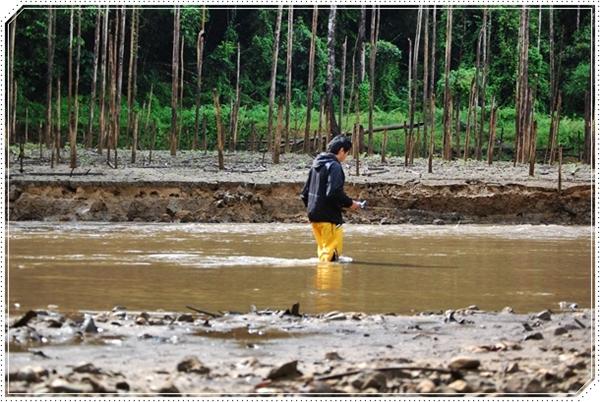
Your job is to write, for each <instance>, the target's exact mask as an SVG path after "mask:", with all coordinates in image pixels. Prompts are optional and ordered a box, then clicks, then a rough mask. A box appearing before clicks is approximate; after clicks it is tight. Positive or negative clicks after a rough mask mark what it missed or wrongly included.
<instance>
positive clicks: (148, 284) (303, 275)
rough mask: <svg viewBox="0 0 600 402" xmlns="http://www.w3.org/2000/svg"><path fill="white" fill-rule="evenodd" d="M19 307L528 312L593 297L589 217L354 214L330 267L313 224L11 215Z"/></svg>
mask: <svg viewBox="0 0 600 402" xmlns="http://www.w3.org/2000/svg"><path fill="white" fill-rule="evenodd" d="M8 229H9V234H8V240H9V243H8V246H9V248H8V259H7V260H8V275H7V276H8V286H7V287H8V301H9V303H10V310H11V313H16V311H15V309H16V307H15V304H19V305H20V310H19V311H24V310H27V309H32V308H33V309H35V308H45V307H46V306H47V305H48V304H55V305H57V306H58V308H59V309H61V310H63V311H69V310H81V309H85V310H105V309H110V308H112V307H113V306H115V305H117V304H119V305H124V306H126V307H128V308H129V309H131V310H157V309H165V310H175V311H183V310H185V306H186V305H189V304H192V305H195V306H198V307H199V308H203V309H205V310H211V311H218V310H230V311H231V310H234V311H248V310H249V309H250V306H251V305H256V306H257V307H259V308H261V307H264V308H267V307H272V308H289V307H290V306H291V304H293V303H295V302H300V305H301V311H302V312H308V313H315V312H322V311H330V310H343V311H365V312H368V313H376V312H397V313H408V312H411V311H422V310H443V309H447V308H459V307H465V306H468V305H471V304H477V305H478V306H479V307H480V308H483V309H494V310H500V309H502V308H503V307H505V306H512V307H513V308H514V309H515V310H516V311H517V312H529V311H537V310H540V309H543V308H555V307H556V305H557V303H558V302H559V301H563V300H564V301H569V302H576V303H578V304H579V305H580V306H582V307H589V306H590V305H591V303H590V298H591V295H592V293H591V270H592V259H591V257H592V250H593V248H592V244H591V233H590V228H589V227H574V226H551V225H550V226H541V225H540V226H530V225H521V226H483V225H460V226H458V225H457V226H450V225H449V226H443V227H440V226H412V225H390V226H386V227H385V228H384V229H382V227H381V226H370V225H347V226H346V228H345V231H346V238H345V243H346V244H345V245H346V249H345V253H346V256H347V257H351V259H349V260H346V261H342V263H334V264H328V265H326V266H321V265H320V264H318V261H317V259H316V258H314V240H313V238H312V233H311V232H310V227H309V226H308V225H283V224H278V225H263V224H235V225H230V224H137V223H136V224H110V223H86V224H83V223H44V222H19V223H10V226H9V228H8Z"/></svg>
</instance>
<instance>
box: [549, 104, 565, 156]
mask: <svg viewBox="0 0 600 402" xmlns="http://www.w3.org/2000/svg"><path fill="white" fill-rule="evenodd" d="M561 105H562V95H561V93H560V92H559V93H558V100H557V101H556V111H555V112H554V117H553V124H552V129H553V130H552V139H551V141H550V143H551V146H550V162H549V163H550V164H551V165H553V164H554V161H555V160H556V159H555V158H556V147H557V144H558V141H557V139H558V129H559V127H560V109H561Z"/></svg>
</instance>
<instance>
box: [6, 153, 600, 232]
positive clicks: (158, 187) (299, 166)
mask: <svg viewBox="0 0 600 402" xmlns="http://www.w3.org/2000/svg"><path fill="white" fill-rule="evenodd" d="M122 154H123V153H120V155H122ZM140 159H141V161H139V162H138V163H136V164H129V163H128V162H127V159H126V158H123V159H122V160H121V161H120V164H119V165H118V166H119V168H118V169H113V168H111V167H109V166H107V165H106V162H105V161H103V160H102V158H101V157H100V156H98V155H96V154H95V153H93V152H88V153H85V154H84V155H83V156H82V157H81V164H80V166H79V167H78V168H77V169H75V170H73V171H71V169H69V168H68V166H66V165H64V164H63V165H59V166H57V167H55V168H54V169H50V168H49V167H48V166H46V165H45V164H42V163H41V162H40V161H38V160H35V159H30V160H29V161H28V162H27V163H26V164H25V168H24V172H23V173H20V172H19V170H18V168H16V166H14V167H12V168H11V169H9V176H8V178H9V182H8V183H7V184H8V208H7V212H8V216H9V219H10V220H15V221H17V220H46V221H115V222H124V221H139V222H159V221H162V222H211V223H212V222H214V223H219V222H287V223H301V222H306V216H305V212H304V208H303V205H302V203H301V201H300V200H299V198H298V194H299V192H300V190H301V188H302V186H303V183H304V180H305V178H306V172H307V171H308V167H309V166H310V162H311V157H310V156H307V155H284V156H283V157H282V163H281V164H279V165H273V164H270V163H269V162H268V161H267V160H265V159H263V158H262V156H261V154H248V153H243V152H240V153H237V154H230V155H227V156H226V170H225V171H221V172H219V171H218V170H217V169H216V167H215V166H214V163H215V161H214V155H211V154H207V155H205V154H204V153H202V152H191V151H188V152H187V153H186V152H181V153H180V154H179V155H178V156H177V157H176V158H175V159H170V157H168V155H166V154H165V153H158V154H155V155H154V156H153V160H152V162H149V161H148V160H146V161H144V158H143V157H142V158H140ZM42 162H43V160H42ZM402 162H403V161H402V160H401V159H399V158H390V159H388V161H387V162H386V163H381V161H380V160H378V159H377V158H376V157H372V158H366V159H365V160H363V161H362V165H361V166H362V172H361V175H360V176H356V175H355V174H354V162H353V161H350V163H348V164H345V166H344V168H345V171H346V179H347V180H346V181H347V186H346V189H347V192H348V194H349V195H350V196H351V197H354V198H360V199H366V200H368V203H369V208H368V209H367V210H366V211H363V212H362V213H360V214H357V213H348V214H346V221H347V222H349V223H373V224H386V223H389V224H398V223H415V224H444V223H495V224H497V223H506V224H548V223H554V224H577V225H587V224H590V223H591V200H592V194H593V186H592V184H591V183H592V177H591V172H590V168H589V166H587V165H575V164H570V165H564V166H563V172H562V186H561V187H562V189H561V190H562V191H561V192H559V191H558V189H557V187H558V181H557V180H558V167H557V166H548V165H540V166H538V168H537V173H536V175H535V176H534V177H529V176H528V170H527V167H526V166H517V167H513V166H512V164H511V163H508V162H498V163H496V164H494V165H492V166H488V165H487V164H486V163H484V162H477V161H469V162H464V161H452V162H443V161H435V164H434V173H432V174H428V173H427V167H426V161H425V160H416V161H415V164H414V165H412V166H408V167H405V166H404V165H403V163H402Z"/></svg>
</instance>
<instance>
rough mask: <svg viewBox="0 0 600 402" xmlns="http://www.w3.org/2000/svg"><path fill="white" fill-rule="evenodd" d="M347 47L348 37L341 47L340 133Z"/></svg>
mask: <svg viewBox="0 0 600 402" xmlns="http://www.w3.org/2000/svg"><path fill="white" fill-rule="evenodd" d="M347 47H348V37H347V36H346V37H345V38H344V45H343V46H342V78H340V131H343V130H342V119H343V117H344V96H345V95H346V94H345V90H346V51H347Z"/></svg>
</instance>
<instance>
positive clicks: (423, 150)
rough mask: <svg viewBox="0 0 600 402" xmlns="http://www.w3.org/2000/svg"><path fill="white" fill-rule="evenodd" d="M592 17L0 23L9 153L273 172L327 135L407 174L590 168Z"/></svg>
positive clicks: (156, 17) (35, 16)
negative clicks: (232, 163) (33, 150)
mask: <svg viewBox="0 0 600 402" xmlns="http://www.w3.org/2000/svg"><path fill="white" fill-rule="evenodd" d="M592 16H593V14H592V9H591V8H590V7H570V8H565V7H553V6H542V7H529V8H524V7H523V8H522V7H488V8H482V7H463V8H447V7H442V8H439V7H438V8H436V7H433V6H431V7H419V8H414V7H404V8H402V7H384V6H381V7H378V6H377V7H370V6H369V7H365V6H363V7H353V8H351V7H336V6H322V7H318V8H317V7H306V6H302V7H288V6H285V7H284V6H280V7H275V8H250V7H236V8H213V7H211V8H202V7H175V8H159V7H144V8H131V7H122V8H94V7H79V8H58V7H56V8H29V7H25V8H23V9H22V10H21V11H20V12H19V13H18V14H17V15H16V16H15V17H14V18H13V19H12V20H11V21H10V23H9V24H8V25H7V27H8V35H7V38H8V48H7V51H8V55H9V57H8V58H7V60H8V65H7V71H8V72H9V74H8V77H9V80H8V81H7V88H9V91H8V99H7V100H8V101H9V102H8V103H9V104H10V108H9V109H8V110H7V111H6V112H7V116H8V117H9V118H7V119H6V121H7V127H6V128H7V133H9V141H10V143H11V144H18V143H30V144H33V143H35V144H38V143H39V144H40V150H41V147H42V144H43V145H44V147H45V148H47V149H52V150H55V149H61V150H62V149H63V148H64V147H65V146H67V147H70V149H71V153H72V164H73V166H74V164H75V162H74V158H76V152H77V150H76V146H78V147H86V148H94V149H97V150H98V151H99V152H107V153H108V158H110V155H111V154H110V152H111V150H114V151H113V152H114V153H116V152H117V150H123V149H128V150H129V151H128V152H131V153H132V158H135V151H136V150H150V149H170V150H171V154H175V153H176V152H177V151H178V150H183V149H197V150H205V149H210V150H213V149H218V150H219V155H220V164H222V153H223V151H224V150H227V149H229V150H230V151H234V150H246V149H248V150H255V151H260V150H262V151H267V150H270V151H273V160H274V162H276V161H277V158H278V157H279V156H278V155H279V152H280V151H281V152H289V151H296V152H315V151H317V150H318V149H322V148H323V146H324V144H325V142H326V141H327V139H328V138H329V137H330V136H332V135H336V134H339V133H348V134H352V135H353V138H355V141H356V142H358V141H360V146H358V147H355V148H357V149H360V150H362V151H363V152H368V153H370V154H372V153H374V152H376V153H379V152H382V151H384V153H385V152H387V153H391V154H395V155H402V156H404V157H405V161H406V164H410V163H411V162H412V160H413V157H428V156H429V157H430V158H431V157H437V156H440V157H443V158H445V159H451V158H464V159H465V160H466V159H469V158H473V159H475V158H476V159H478V160H479V159H483V160H486V159H488V160H489V162H490V163H491V161H492V159H496V158H498V157H500V158H504V159H510V160H514V161H515V163H517V162H519V163H529V162H530V161H531V160H533V162H535V161H536V160H537V161H538V162H550V163H552V162H554V160H555V159H556V158H557V157H558V150H559V147H564V150H565V152H566V153H568V154H569V155H571V156H572V157H575V158H578V159H581V160H583V161H587V162H589V161H590V149H589V144H590V143H591V141H590V138H591V135H592V134H591V129H592V128H591V114H590V113H591V110H592V101H593V98H591V97H590V93H593V92H591V91H592V87H591V85H592V81H591V62H592V59H591V55H592V53H591V52H592V50H593V49H592V43H593V42H592V38H593V30H592V23H593V18H592ZM432 134H433V135H432ZM274 144H280V145H281V146H274ZM499 148H503V149H504V150H505V152H504V153H502V154H501V155H499V153H498V152H497V150H498V149H499ZM40 152H41V151H40ZM356 156H358V155H356ZM384 156H385V155H384ZM59 159H61V157H60V152H58V153H57V154H56V161H57V162H58V160H59ZM54 162H55V152H54V151H53V152H52V162H51V163H52V164H54Z"/></svg>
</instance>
